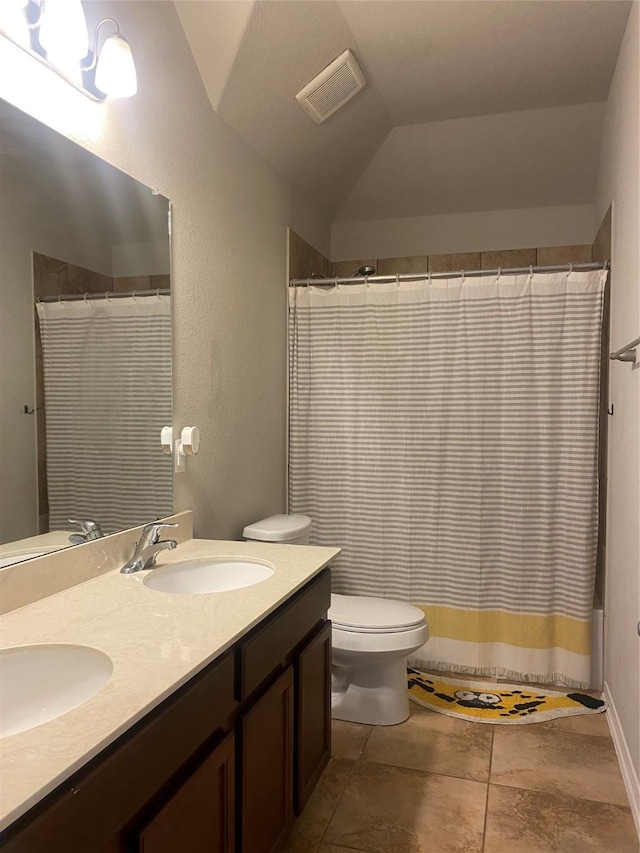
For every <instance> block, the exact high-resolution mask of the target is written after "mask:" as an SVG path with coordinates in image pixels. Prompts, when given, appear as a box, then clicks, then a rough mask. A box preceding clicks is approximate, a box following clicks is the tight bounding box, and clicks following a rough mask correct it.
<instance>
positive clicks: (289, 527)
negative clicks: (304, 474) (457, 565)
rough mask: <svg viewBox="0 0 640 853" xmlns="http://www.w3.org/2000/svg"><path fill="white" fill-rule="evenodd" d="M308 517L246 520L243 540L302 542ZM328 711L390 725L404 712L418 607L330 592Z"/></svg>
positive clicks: (421, 632) (418, 633)
mask: <svg viewBox="0 0 640 853" xmlns="http://www.w3.org/2000/svg"><path fill="white" fill-rule="evenodd" d="M310 530H311V519H310V518H309V517H308V516H306V515H273V516H271V517H270V518H265V519H263V520H262V521H257V522H255V523H254V524H250V525H247V527H245V529H244V531H243V536H244V538H245V539H248V540H257V541H260V542H278V543H280V544H290V545H291V544H295V545H306V544H308V542H309V531H310ZM328 616H329V619H330V621H331V623H332V629H331V644H332V652H331V716H332V717H333V718H334V719H337V720H347V721H349V722H352V723H366V724H368V725H375V726H393V725H396V724H397V723H402V722H404V720H406V719H407V717H408V716H409V698H408V695H407V655H409V654H411V652H414V651H415V650H416V649H418V648H420V646H422V645H424V643H426V642H427V640H428V638H429V629H428V626H427V622H426V619H425V617H424V614H423V612H422V611H421V610H419V609H418V608H417V607H413V606H412V605H411V604H407V603H406V602H404V601H393V600H390V599H386V598H371V597H368V596H360V595H340V594H338V593H332V595H331V607H330V609H329V614H328Z"/></svg>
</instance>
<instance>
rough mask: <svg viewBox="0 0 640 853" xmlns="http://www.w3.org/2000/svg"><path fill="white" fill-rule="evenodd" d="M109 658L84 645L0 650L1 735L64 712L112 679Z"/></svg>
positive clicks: (52, 718)
mask: <svg viewBox="0 0 640 853" xmlns="http://www.w3.org/2000/svg"><path fill="white" fill-rule="evenodd" d="M112 672H113V663H112V661H111V658H110V657H108V656H107V655H105V654H104V653H103V652H99V651H98V650H97V649H91V648H88V647H87V646H67V645H41V646H16V647H14V648H11V649H4V650H3V651H0V737H8V736H9V735H15V734H18V732H25V731H27V729H33V728H35V727H36V726H40V725H42V723H48V722H49V721H50V720H55V718H56V717H60V716H62V714H66V713H67V711H71V710H72V709H73V708H77V707H78V705H82V703H83V702H86V701H87V699H91V697H92V696H95V694H96V693H97V692H98V691H99V690H100V689H101V688H102V687H104V685H105V684H106V683H107V681H109V679H110V678H111V673H112Z"/></svg>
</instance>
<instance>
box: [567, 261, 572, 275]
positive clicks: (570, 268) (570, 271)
mask: <svg viewBox="0 0 640 853" xmlns="http://www.w3.org/2000/svg"><path fill="white" fill-rule="evenodd" d="M572 272H573V264H569V272H568V273H567V278H569V276H570V275H571V273H572Z"/></svg>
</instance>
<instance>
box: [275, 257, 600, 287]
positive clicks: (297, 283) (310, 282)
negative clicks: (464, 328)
mask: <svg viewBox="0 0 640 853" xmlns="http://www.w3.org/2000/svg"><path fill="white" fill-rule="evenodd" d="M608 269H609V261H604V262H598V263H589V264H559V265H555V266H548V267H536V266H530V267H511V268H509V269H507V268H504V269H497V270H458V271H457V272H434V273H429V272H420V273H400V274H398V275H393V274H391V275H367V276H357V277H356V276H349V277H348V278H331V277H330V276H329V277H327V278H292V279H291V281H290V282H289V287H311V286H315V287H335V286H336V285H337V284H362V282H364V281H377V282H385V281H386V282H392V281H416V280H420V279H423V278H426V279H432V278H467V276H468V277H469V278H471V277H472V276H473V277H476V276H483V275H516V274H520V273H532V272H571V271H572V270H608Z"/></svg>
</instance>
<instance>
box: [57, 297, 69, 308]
mask: <svg viewBox="0 0 640 853" xmlns="http://www.w3.org/2000/svg"><path fill="white" fill-rule="evenodd" d="M58 303H59V304H60V305H62V307H63V308H66V307H67V306H66V305H65V304H64V302H63V301H62V294H61V293H59V294H58Z"/></svg>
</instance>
